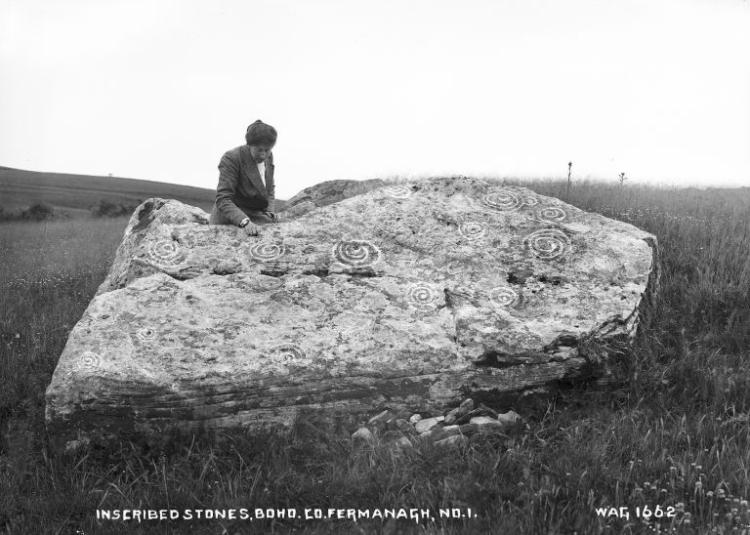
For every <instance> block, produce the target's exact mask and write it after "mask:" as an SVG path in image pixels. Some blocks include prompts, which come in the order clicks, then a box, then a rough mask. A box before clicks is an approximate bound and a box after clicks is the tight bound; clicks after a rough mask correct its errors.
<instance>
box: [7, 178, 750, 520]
mask: <svg viewBox="0 0 750 535" xmlns="http://www.w3.org/2000/svg"><path fill="white" fill-rule="evenodd" d="M525 185H528V186H529V187H531V188H532V189H534V190H535V191H537V192H539V193H542V194H545V195H554V196H557V197H560V198H563V199H564V200H567V201H568V202H570V203H572V204H574V205H576V206H578V207H580V208H582V209H584V210H590V211H597V212H600V213H603V214H604V215H607V216H610V217H614V218H617V219H621V220H624V221H628V222H632V223H633V224H635V225H637V226H639V227H641V228H643V229H645V230H648V231H650V232H652V233H654V234H656V235H657V237H658V240H659V243H660V247H661V257H660V263H661V268H662V279H661V288H660V293H659V295H658V298H657V299H656V301H655V302H654V304H653V306H652V307H651V308H650V309H649V310H647V311H646V314H645V318H644V323H643V324H642V328H641V331H640V335H639V337H638V340H637V341H636V344H635V346H634V347H633V350H632V354H631V359H630V366H629V376H628V377H629V378H628V380H627V382H626V383H625V384H623V385H619V386H616V387H611V388H607V389H605V390H602V389H594V388H575V389H571V390H569V391H564V392H561V393H560V394H559V395H557V396H556V397H555V398H552V399H549V400H545V401H538V402H533V401H530V402H529V403H528V404H527V405H525V406H517V407H513V408H514V409H516V410H517V411H518V412H520V413H521V414H522V415H523V416H525V417H526V419H527V424H528V427H527V429H526V430H525V431H524V432H522V433H517V434H515V435H514V436H512V437H510V438H509V439H507V440H500V439H498V438H491V437H481V436H479V437H475V438H473V439H472V440H471V441H470V442H469V444H468V446H467V447H462V448H459V449H453V450H442V449H438V448H436V447H434V446H432V445H430V444H418V445H417V447H416V448H415V449H414V450H405V451H398V450H393V449H391V448H387V447H385V446H383V445H381V444H379V443H376V444H374V445H372V446H361V445H357V444H354V443H352V441H351V439H350V433H351V432H352V431H353V425H352V422H347V421H337V422H330V421H325V420H322V419H316V418H315V417H314V416H310V417H309V418H305V419H302V420H301V421H300V422H298V424H297V425H296V426H295V428H294V429H293V430H292V432H291V434H289V435H288V436H285V435H277V434H273V433H268V434H247V433H243V432H242V431H235V432H225V433H221V434H220V435H219V436H218V437H215V438H214V439H209V438H208V437H203V436H197V437H193V438H188V439H185V440H182V441H180V440H177V441H174V440H173V441H171V442H170V441H168V440H166V439H165V441H164V442H163V444H162V445H161V446H146V445H142V444H134V443H131V442H125V443H123V445H122V446H121V448H120V449H118V450H116V451H103V450H98V449H90V450H88V451H82V452H80V453H78V454H76V455H74V456H65V455H59V454H54V453H56V452H50V451H49V450H48V449H47V446H46V441H45V434H44V427H43V414H44V389H45V388H46V386H47V384H48V383H49V380H50V377H51V374H52V371H53V369H54V366H55V364H56V360H57V358H58V356H59V354H60V351H61V350H62V347H63V345H64V343H65V340H66V338H67V334H68V332H69V331H70V329H71V328H72V326H73V325H74V324H75V322H76V321H77V320H78V318H79V317H80V315H81V314H82V312H83V310H84V309H85V307H86V306H87V304H88V302H89V300H90V299H91V297H92V296H93V294H94V292H95V290H96V287H97V286H98V284H99V283H100V282H101V280H102V279H103V277H104V275H105V274H106V270H107V268H108V265H109V263H110V262H111V259H112V256H113V253H114V250H115V248H116V245H117V243H118V242H119V240H120V238H121V236H122V231H123V230H124V226H125V223H126V220H125V219H124V218H123V219H119V220H112V221H109V220H106V221H102V220H98V221H96V222H95V223H93V224H92V223H91V222H85V221H68V222H58V223H40V224H35V223H25V224H19V223H13V224H0V291H2V299H1V301H0V337H1V338H0V381H1V383H0V386H1V388H0V429H2V442H1V443H0V533H14V534H15V533H30V534H31V533H34V534H36V533H87V534H90V533H287V532H290V531H292V530H295V532H298V533H530V534H537V533H544V534H547V533H556V534H557V533H560V534H562V533H574V532H575V533H581V534H583V533H613V534H614V533H654V532H657V528H658V530H659V531H660V532H664V533H666V532H670V530H671V532H674V533H701V534H702V533H741V532H742V531H741V530H742V529H746V528H747V527H748V525H750V514H749V513H748V504H747V502H746V501H745V499H746V497H747V496H748V495H750V489H749V488H748V486H749V485H750V478H749V477H748V470H750V435H749V431H748V429H750V425H749V424H750V419H749V416H748V415H749V411H750V373H749V370H748V363H747V361H746V356H747V354H748V348H750V294H749V290H750V255H748V251H750V192H749V191H748V190H705V191H704V190H696V189H676V188H656V187H647V186H638V185H634V184H627V185H625V186H624V187H620V186H619V185H616V184H609V185H606V184H597V183H583V184H582V183H578V184H575V185H574V186H573V187H572V188H570V190H569V192H568V188H567V183H566V181H565V180H560V181H541V180H540V181H534V182H526V183H525ZM498 408H503V409H505V408H507V407H498ZM644 505H647V506H649V508H650V509H651V510H653V509H654V508H655V507H656V506H657V505H659V506H660V507H664V508H666V507H670V506H671V507H674V510H675V512H676V513H675V516H674V518H662V519H660V520H658V521H657V520H654V519H652V520H651V521H650V526H649V525H647V524H646V523H645V522H644V521H643V519H638V518H634V514H635V508H636V507H641V506H644ZM603 506H607V507H610V506H611V507H628V508H629V510H630V512H631V517H630V519H626V518H616V517H614V516H611V515H610V516H608V517H607V518H602V517H599V516H598V515H597V514H596V508H597V507H603ZM167 507H170V508H176V509H185V508H192V509H195V508H219V509H227V508H233V507H237V508H239V507H247V508H250V509H254V508H256V507H263V508H265V507H297V508H300V509H301V508H303V507H322V508H329V507H334V508H352V507H354V508H371V509H372V508H377V507H379V508H385V507H421V508H430V509H432V510H433V511H436V510H437V509H438V508H440V507H471V508H472V510H473V511H475V512H476V513H477V514H478V516H477V518H464V519H457V520H451V519H442V520H437V521H436V522H427V523H419V524H417V523H414V522H413V521H403V520H399V521H387V522H381V521H369V522H359V523H356V524H355V523H353V522H351V521H344V520H338V521H335V520H331V521H323V520H317V521H306V522H305V521H292V520H276V521H269V520H263V521H253V522H249V521H231V520H211V521H197V520H194V521H174V522H165V521H161V522H158V521H151V522H142V523H140V524H139V523H124V522H113V521H109V522H97V520H96V519H95V510H96V509H97V508H102V509H123V508H141V509H147V508H148V509H162V508H167ZM734 528H737V529H736V530H734V531H733V529H734Z"/></svg>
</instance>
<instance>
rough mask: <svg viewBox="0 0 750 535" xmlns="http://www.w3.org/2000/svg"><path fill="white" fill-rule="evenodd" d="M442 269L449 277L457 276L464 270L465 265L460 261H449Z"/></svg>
mask: <svg viewBox="0 0 750 535" xmlns="http://www.w3.org/2000/svg"><path fill="white" fill-rule="evenodd" d="M443 269H444V270H445V272H446V273H448V274H449V275H457V274H458V273H461V272H462V271H463V270H464V269H465V265H464V263H463V262H461V261H460V260H451V261H450V262H448V263H447V264H445V265H444V266H443Z"/></svg>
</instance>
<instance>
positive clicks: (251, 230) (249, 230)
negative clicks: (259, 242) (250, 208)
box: [242, 221, 260, 236]
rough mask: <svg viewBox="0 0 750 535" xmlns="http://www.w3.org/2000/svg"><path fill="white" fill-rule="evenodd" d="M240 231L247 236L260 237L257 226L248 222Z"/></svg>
mask: <svg viewBox="0 0 750 535" xmlns="http://www.w3.org/2000/svg"><path fill="white" fill-rule="evenodd" d="M242 230H244V231H245V234H247V235H248V236H259V235H260V229H259V228H258V225H256V224H255V223H253V222H252V221H250V222H249V223H248V224H247V225H245V226H244V227H242Z"/></svg>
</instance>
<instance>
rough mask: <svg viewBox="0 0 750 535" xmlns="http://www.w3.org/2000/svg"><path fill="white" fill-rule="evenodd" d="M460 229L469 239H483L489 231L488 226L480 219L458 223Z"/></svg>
mask: <svg viewBox="0 0 750 535" xmlns="http://www.w3.org/2000/svg"><path fill="white" fill-rule="evenodd" d="M458 231H459V232H460V233H461V234H462V235H463V236H464V238H466V239H467V240H470V241H474V240H481V239H482V238H484V235H485V234H486V233H487V227H486V226H485V225H484V224H482V223H480V222H479V221H462V222H461V223H459V225H458Z"/></svg>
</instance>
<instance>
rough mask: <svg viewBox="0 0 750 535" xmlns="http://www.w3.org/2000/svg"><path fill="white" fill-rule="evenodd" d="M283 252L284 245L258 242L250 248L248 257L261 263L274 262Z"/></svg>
mask: <svg viewBox="0 0 750 535" xmlns="http://www.w3.org/2000/svg"><path fill="white" fill-rule="evenodd" d="M284 252H285V251H284V245H282V244H278V243H270V242H260V243H256V244H255V245H253V246H252V247H250V255H251V256H252V257H253V258H254V259H255V260H259V261H261V262H270V261H272V260H276V259H277V258H280V257H281V256H282V255H283V254H284Z"/></svg>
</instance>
